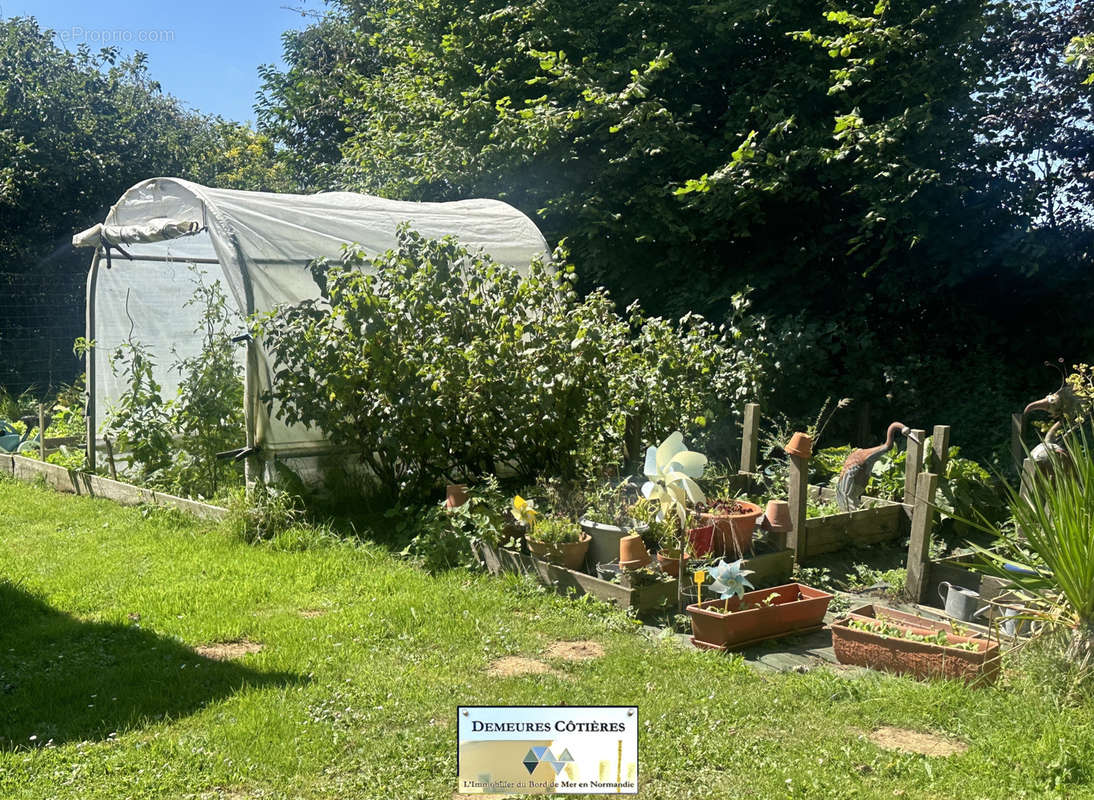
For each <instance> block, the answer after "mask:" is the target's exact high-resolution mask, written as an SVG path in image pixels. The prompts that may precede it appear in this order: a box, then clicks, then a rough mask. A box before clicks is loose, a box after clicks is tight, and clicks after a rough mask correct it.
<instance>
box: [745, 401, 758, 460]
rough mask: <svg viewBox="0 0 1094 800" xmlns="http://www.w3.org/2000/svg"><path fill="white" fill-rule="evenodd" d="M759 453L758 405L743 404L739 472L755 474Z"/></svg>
mask: <svg viewBox="0 0 1094 800" xmlns="http://www.w3.org/2000/svg"><path fill="white" fill-rule="evenodd" d="M759 453H760V404H759V403H745V420H744V425H743V426H742V428H741V470H740V471H741V472H750V473H751V472H755V471H756V469H757V466H758V464H759Z"/></svg>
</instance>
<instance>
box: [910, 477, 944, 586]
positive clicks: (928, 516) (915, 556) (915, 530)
mask: <svg viewBox="0 0 1094 800" xmlns="http://www.w3.org/2000/svg"><path fill="white" fill-rule="evenodd" d="M936 489H938V476H937V475H935V474H934V473H933V472H921V473H919V478H918V480H917V481H916V492H915V507H914V508H913V509H912V535H911V540H910V541H909V543H908V577H907V582H906V588H905V592H906V593H907V595H908V598H909V599H910V600H912V601H913V602H915V603H921V602H923V598H924V596H925V595H926V592H927V581H928V580H929V579H930V570H931V564H930V560H931V528H932V527H933V525H934V506H933V505H932V504H933V503H934V493H935V490H936Z"/></svg>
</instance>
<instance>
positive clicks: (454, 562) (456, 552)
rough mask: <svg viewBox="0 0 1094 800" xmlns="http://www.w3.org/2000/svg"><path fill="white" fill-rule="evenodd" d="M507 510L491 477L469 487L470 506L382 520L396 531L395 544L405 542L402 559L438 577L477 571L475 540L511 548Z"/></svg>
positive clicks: (425, 509)
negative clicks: (444, 573) (453, 571)
mask: <svg viewBox="0 0 1094 800" xmlns="http://www.w3.org/2000/svg"><path fill="white" fill-rule="evenodd" d="M507 507H508V497H507V496H506V495H505V494H503V493H502V491H501V489H500V487H499V486H498V480H497V478H496V477H494V476H493V475H487V476H485V477H482V478H480V479H478V480H476V481H475V482H474V483H473V484H472V485H471V486H470V487H469V488H468V490H467V502H466V503H464V504H463V505H461V506H458V507H457V508H451V509H450V508H446V507H444V506H443V505H440V506H436V505H434V506H422V507H416V506H402V507H396V508H393V509H390V510H389V511H387V512H386V513H385V515H384V516H385V518H386V519H388V520H390V521H391V524H392V525H393V526H394V530H395V541H396V542H400V543H401V542H406V545H405V546H404V547H403V549H402V551H401V554H402V555H403V556H405V557H407V558H410V559H411V560H412V561H414V562H415V563H417V564H418V565H419V566H421V567H422V568H423V569H425V570H427V571H429V572H440V571H442V570H446V569H456V568H463V567H472V566H475V565H476V564H477V560H476V559H475V557H474V555H473V553H472V551H471V543H472V542H474V541H475V540H481V541H484V542H486V543H487V544H490V545H493V546H495V547H499V546H502V545H506V544H509V543H510V542H511V540H512V538H513V533H514V529H513V527H512V523H511V522H510V520H509V517H508V515H507V514H506V511H505V509H506V508H507Z"/></svg>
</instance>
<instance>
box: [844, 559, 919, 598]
mask: <svg viewBox="0 0 1094 800" xmlns="http://www.w3.org/2000/svg"><path fill="white" fill-rule="evenodd" d="M852 569H853V570H854V572H853V573H852V574H850V575H848V576H847V578H848V580H847V583H848V586H849V587H850V588H851V589H852V590H860V589H866V588H869V587H870V586H874V585H876V584H879V583H887V584H889V588H888V590H887V591H886V594H888V595H890V596H891V597H903V596H904V587H905V586H906V585H907V582H908V570H907V569H906V568H903V567H894V568H893V569H887V570H879V569H874V568H873V567H871V566H869V565H867V564H854V565H852Z"/></svg>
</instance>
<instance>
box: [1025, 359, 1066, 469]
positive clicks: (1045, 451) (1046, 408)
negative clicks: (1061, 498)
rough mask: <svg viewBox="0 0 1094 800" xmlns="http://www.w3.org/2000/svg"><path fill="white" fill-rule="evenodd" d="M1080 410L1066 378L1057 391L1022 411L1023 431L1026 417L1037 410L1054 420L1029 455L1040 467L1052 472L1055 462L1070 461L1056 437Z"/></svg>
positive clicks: (1064, 462) (1063, 462)
mask: <svg viewBox="0 0 1094 800" xmlns="http://www.w3.org/2000/svg"><path fill="white" fill-rule="evenodd" d="M1079 410H1080V409H1079V400H1078V398H1077V397H1076V396H1075V392H1074V390H1073V389H1072V388H1071V386H1070V385H1069V384H1068V382H1067V380H1064V382H1063V383H1062V384H1060V388H1059V389H1057V390H1056V391H1055V392H1053V393H1052V394H1048V395H1045V396H1044V397H1043V398H1041V399H1040V400H1035V401H1033V402H1032V403H1030V404H1029V405H1028V406H1026V407H1025V409H1024V410H1023V411H1022V431H1023V432H1025V429H1026V417H1028V416H1029V415H1030V414H1032V413H1033V412H1035V411H1040V412H1043V413H1045V414H1048V415H1049V417H1051V418H1052V420H1053V422H1052V425H1051V427H1049V429H1048V431H1047V432H1046V433H1045V435H1044V439H1043V440H1042V441H1041V443H1040V444H1038V445H1037V446H1036V447H1034V448H1033V449H1032V450H1031V451H1030V453H1029V457H1030V458H1032V459H1033V462H1034V464H1036V465H1037V468H1038V469H1040V470H1044V471H1046V472H1048V473H1050V474H1051V472H1052V470H1053V465H1054V464H1055V463H1061V464H1065V465H1067V464H1069V463H1070V462H1069V458H1070V457H1069V456H1068V453H1067V450H1066V449H1064V447H1063V446H1061V445H1060V444H1059V443H1058V442H1057V441H1056V439H1057V437H1058V436H1059V435H1060V430H1061V428H1062V427H1063V425H1065V424H1070V423H1071V421H1072V420H1074V419H1075V418H1076V417H1077V416H1078V414H1079Z"/></svg>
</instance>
